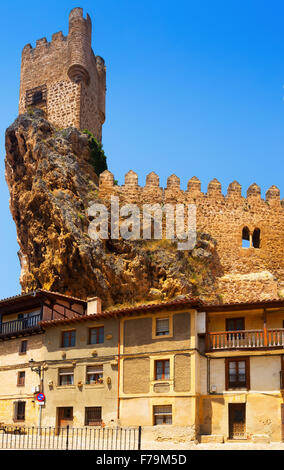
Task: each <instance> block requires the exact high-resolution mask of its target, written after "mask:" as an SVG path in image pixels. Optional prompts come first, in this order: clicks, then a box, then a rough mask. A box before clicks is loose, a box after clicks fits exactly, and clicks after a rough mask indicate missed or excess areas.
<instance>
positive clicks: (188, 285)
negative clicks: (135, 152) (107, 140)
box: [5, 110, 220, 307]
mask: <svg viewBox="0 0 284 470" xmlns="http://www.w3.org/2000/svg"><path fill="white" fill-rule="evenodd" d="M5 164H6V181H7V183H8V187H9V191H10V196H11V198H10V208H11V213H12V216H13V219H14V221H15V223H16V227H17V236H18V243H19V245H20V252H19V257H20V262H21V268H22V270H21V278H20V282H21V286H22V290H23V292H28V291H32V290H35V289H37V288H43V289H47V290H52V291H58V292H61V293H65V294H71V295H74V296H76V297H80V298H87V297H88V296H94V295H98V296H100V297H101V298H102V299H103V302H104V307H107V306H109V305H114V304H116V305H117V304H126V303H134V302H137V303H138V302H142V301H143V302H144V301H150V300H151V301H153V300H168V299H171V298H175V297H177V296H180V295H199V296H201V298H206V299H213V298H215V299H216V294H215V293H214V292H215V288H216V285H215V280H216V276H218V275H219V274H220V265H219V260H218V256H217V252H216V243H215V241H214V240H213V239H212V237H210V236H209V235H207V234H205V233H200V234H199V235H198V242H197V245H196V247H195V249H194V250H193V251H192V252H183V251H178V250H177V249H176V247H175V244H174V243H172V242H169V241H165V240H164V241H147V242H143V241H124V240H116V241H115V240H99V241H94V240H92V239H91V238H90V237H89V236H88V227H89V223H90V220H89V219H88V215H87V214H88V207H89V206H90V204H91V203H93V202H94V201H98V177H97V175H96V174H95V173H94V170H93V167H92V165H91V163H90V148H89V142H88V136H87V135H85V134H84V133H82V132H79V131H78V130H77V129H74V128H69V129H64V130H60V129H56V128H55V127H54V126H52V125H51V124H50V123H49V122H48V121H46V120H45V118H44V114H43V112H42V111H40V110H33V111H30V112H28V113H26V114H23V115H21V116H19V117H18V118H17V119H16V121H15V122H14V123H13V124H12V125H11V126H10V127H9V128H8V129H7V131H6V160H5Z"/></svg>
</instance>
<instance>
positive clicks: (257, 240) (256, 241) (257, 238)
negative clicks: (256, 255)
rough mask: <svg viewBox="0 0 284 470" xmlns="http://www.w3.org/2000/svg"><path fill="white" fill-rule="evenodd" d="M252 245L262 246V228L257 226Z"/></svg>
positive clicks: (255, 246)
mask: <svg viewBox="0 0 284 470" xmlns="http://www.w3.org/2000/svg"><path fill="white" fill-rule="evenodd" d="M252 246H253V247H254V248H260V229H259V228H256V229H254V231H253V234H252Z"/></svg>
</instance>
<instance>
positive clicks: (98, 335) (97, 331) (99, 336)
mask: <svg viewBox="0 0 284 470" xmlns="http://www.w3.org/2000/svg"><path fill="white" fill-rule="evenodd" d="M103 342H104V327H103V326H100V327H97V328H90V330H89V344H101V343H103Z"/></svg>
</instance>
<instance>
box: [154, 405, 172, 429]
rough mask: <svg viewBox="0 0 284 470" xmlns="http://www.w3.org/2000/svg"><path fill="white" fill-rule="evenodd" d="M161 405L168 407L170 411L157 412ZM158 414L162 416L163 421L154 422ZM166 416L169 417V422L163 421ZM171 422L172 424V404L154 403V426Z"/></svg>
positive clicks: (167, 424)
mask: <svg viewBox="0 0 284 470" xmlns="http://www.w3.org/2000/svg"><path fill="white" fill-rule="evenodd" d="M162 407H164V408H166V407H169V408H170V409H171V411H170V412H164V413H162V412H160V413H157V408H162ZM158 416H159V417H162V418H163V423H157V422H156V419H157V417H158ZM168 417H169V418H170V423H167V422H165V421H166V419H167V418H168ZM171 424H173V406H172V405H154V406H153V425H154V426H164V425H166V426H169V425H171Z"/></svg>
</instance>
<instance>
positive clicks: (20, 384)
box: [17, 371, 26, 387]
mask: <svg viewBox="0 0 284 470" xmlns="http://www.w3.org/2000/svg"><path fill="white" fill-rule="evenodd" d="M25 377H26V373H25V372H24V371H21V372H18V379H17V385H18V387H24V385H25Z"/></svg>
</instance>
